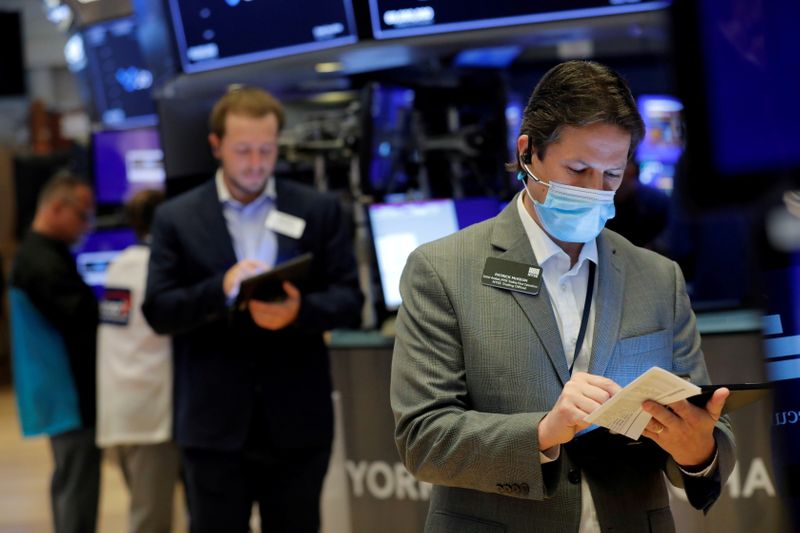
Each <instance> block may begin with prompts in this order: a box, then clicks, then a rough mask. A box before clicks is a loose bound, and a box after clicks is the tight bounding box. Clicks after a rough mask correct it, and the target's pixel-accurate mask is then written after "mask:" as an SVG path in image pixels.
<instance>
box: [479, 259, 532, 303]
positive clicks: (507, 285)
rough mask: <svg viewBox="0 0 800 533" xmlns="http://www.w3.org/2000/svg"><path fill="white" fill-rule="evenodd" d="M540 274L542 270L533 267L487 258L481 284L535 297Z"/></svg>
mask: <svg viewBox="0 0 800 533" xmlns="http://www.w3.org/2000/svg"><path fill="white" fill-rule="evenodd" d="M541 273H542V269H541V268H539V267H537V266H534V265H529V264H526V263H516V262H514V261H507V260H505V259H498V258H496V257H487V258H486V264H485V265H484V267H483V274H482V275H481V283H483V284H484V285H488V286H490V287H496V288H498V289H506V290H509V291H517V292H522V293H524V294H530V295H533V296H536V295H537V294H539V289H540V288H541V286H542V277H541Z"/></svg>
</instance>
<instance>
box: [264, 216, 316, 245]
mask: <svg viewBox="0 0 800 533" xmlns="http://www.w3.org/2000/svg"><path fill="white" fill-rule="evenodd" d="M264 225H265V226H266V227H267V229H269V230H272V231H274V232H275V233H280V234H281V235H286V236H287V237H291V238H292V239H299V238H300V237H302V236H303V232H304V231H305V229H306V221H305V220H303V219H302V218H300V217H296V216H294V215H290V214H289V213H284V212H282V211H278V210H277V209H273V210H272V211H270V212H269V215H267V220H266V222H264Z"/></svg>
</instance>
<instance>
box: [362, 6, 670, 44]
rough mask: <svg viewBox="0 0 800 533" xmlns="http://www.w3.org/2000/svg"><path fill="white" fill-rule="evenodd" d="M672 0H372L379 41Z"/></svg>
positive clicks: (617, 10)
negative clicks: (455, 0) (530, 0)
mask: <svg viewBox="0 0 800 533" xmlns="http://www.w3.org/2000/svg"><path fill="white" fill-rule="evenodd" d="M669 4H670V2H669V1H634V2H631V1H617V2H615V1H611V2H609V1H608V0H539V1H537V2H520V1H519V0H490V1H487V0H462V1H460V2H454V1H452V0H426V1H425V2H420V1H419V0H369V15H370V19H371V22H372V34H373V36H374V37H375V38H376V39H389V38H394V37H409V36H414V35H425V34H433V33H443V32H451V31H462V30H475V29H482V28H495V27H502V26H509V25H512V24H530V23H534V22H548V21H553V20H564V19H573V18H583V17H596V16H601V15H615V14H619V13H630V12H636V11H649V10H654V9H662V8H664V7H666V6H668V5H669Z"/></svg>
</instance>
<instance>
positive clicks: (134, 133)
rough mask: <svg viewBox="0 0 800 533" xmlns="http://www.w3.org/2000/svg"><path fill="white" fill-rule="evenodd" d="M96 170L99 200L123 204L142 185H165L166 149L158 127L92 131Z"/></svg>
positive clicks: (93, 162)
mask: <svg viewBox="0 0 800 533" xmlns="http://www.w3.org/2000/svg"><path fill="white" fill-rule="evenodd" d="M92 170H93V174H94V182H95V196H96V200H97V203H98V204H106V205H108V204H122V203H124V202H125V201H126V200H127V199H128V198H129V197H130V196H131V195H133V194H134V193H136V192H137V191H139V190H142V189H162V190H163V188H164V179H165V173H164V152H163V150H162V149H161V141H160V138H159V134H158V130H157V129H156V128H155V127H149V128H137V129H132V130H107V131H99V132H96V133H94V134H93V135H92Z"/></svg>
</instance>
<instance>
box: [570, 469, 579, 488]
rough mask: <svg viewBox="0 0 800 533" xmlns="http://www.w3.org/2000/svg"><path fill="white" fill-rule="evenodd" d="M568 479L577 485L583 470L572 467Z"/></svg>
mask: <svg viewBox="0 0 800 533" xmlns="http://www.w3.org/2000/svg"><path fill="white" fill-rule="evenodd" d="M567 479H568V480H569V482H570V483H572V484H573V485H577V484H578V483H580V482H581V471H580V470H577V469H575V468H570V469H569V472H567Z"/></svg>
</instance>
